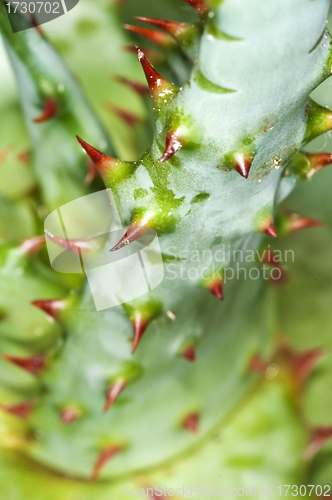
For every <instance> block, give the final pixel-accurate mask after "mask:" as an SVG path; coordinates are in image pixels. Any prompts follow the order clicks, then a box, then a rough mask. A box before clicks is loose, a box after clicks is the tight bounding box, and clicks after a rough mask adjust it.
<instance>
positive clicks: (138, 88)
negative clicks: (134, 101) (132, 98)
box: [113, 47, 149, 97]
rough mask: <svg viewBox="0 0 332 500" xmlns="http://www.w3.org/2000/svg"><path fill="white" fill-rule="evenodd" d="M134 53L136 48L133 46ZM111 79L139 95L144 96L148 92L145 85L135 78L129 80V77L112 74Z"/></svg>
mask: <svg viewBox="0 0 332 500" xmlns="http://www.w3.org/2000/svg"><path fill="white" fill-rule="evenodd" d="M134 50H135V54H136V49H135V47H134ZM113 79H114V80H116V81H117V82H119V83H123V84H124V85H126V86H127V87H128V88H130V89H131V90H133V91H134V92H136V94H138V95H139V96H142V97H145V96H146V95H147V94H148V93H149V89H148V87H147V86H146V85H144V84H143V83H140V82H136V81H135V80H130V79H129V78H125V77H124V76H119V75H114V76H113Z"/></svg>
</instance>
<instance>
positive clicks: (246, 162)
mask: <svg viewBox="0 0 332 500" xmlns="http://www.w3.org/2000/svg"><path fill="white" fill-rule="evenodd" d="M252 161H253V160H252V158H250V157H248V156H245V155H243V154H237V155H236V164H235V166H234V169H235V170H236V171H237V172H238V173H239V174H240V175H242V177H244V178H245V179H248V176H249V172H250V169H251V165H252Z"/></svg>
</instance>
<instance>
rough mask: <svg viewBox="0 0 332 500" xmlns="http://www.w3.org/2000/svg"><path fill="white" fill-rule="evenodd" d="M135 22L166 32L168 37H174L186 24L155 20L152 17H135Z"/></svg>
mask: <svg viewBox="0 0 332 500" xmlns="http://www.w3.org/2000/svg"><path fill="white" fill-rule="evenodd" d="M135 19H137V21H141V22H142V23H147V24H152V25H153V26H156V27H157V28H160V29H162V30H164V31H167V33H169V34H170V35H175V34H176V33H177V32H178V31H179V30H181V28H182V27H183V26H185V24H186V23H178V22H176V21H166V20H165V19H155V18H154V17H141V16H135Z"/></svg>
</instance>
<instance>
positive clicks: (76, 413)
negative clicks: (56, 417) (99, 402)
mask: <svg viewBox="0 0 332 500" xmlns="http://www.w3.org/2000/svg"><path fill="white" fill-rule="evenodd" d="M81 416H82V413H81V411H80V410H79V409H78V408H74V407H70V406H68V407H67V408H63V409H62V410H61V412H60V422H61V423H62V425H69V424H71V423H72V422H75V421H76V420H78V419H79V418H80V417H81Z"/></svg>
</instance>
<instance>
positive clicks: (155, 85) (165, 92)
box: [136, 46, 177, 101]
mask: <svg viewBox="0 0 332 500" xmlns="http://www.w3.org/2000/svg"><path fill="white" fill-rule="evenodd" d="M136 50H137V57H138V60H139V62H140V63H141V65H142V68H143V71H144V73H145V76H146V79H147V82H148V85H149V89H150V94H151V97H152V100H153V101H156V100H157V99H158V98H162V97H163V98H165V97H166V96H169V95H171V94H173V93H174V92H175V90H176V89H177V87H176V86H175V85H173V84H172V83H169V82H168V81H167V80H165V78H163V77H162V76H161V75H159V73H158V72H157V71H156V70H155V69H154V67H153V66H152V65H151V64H150V63H149V61H148V60H147V58H146V57H145V55H144V53H143V52H142V50H141V49H140V48H139V47H137V46H136Z"/></svg>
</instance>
